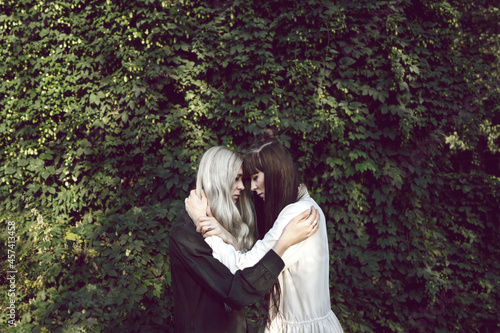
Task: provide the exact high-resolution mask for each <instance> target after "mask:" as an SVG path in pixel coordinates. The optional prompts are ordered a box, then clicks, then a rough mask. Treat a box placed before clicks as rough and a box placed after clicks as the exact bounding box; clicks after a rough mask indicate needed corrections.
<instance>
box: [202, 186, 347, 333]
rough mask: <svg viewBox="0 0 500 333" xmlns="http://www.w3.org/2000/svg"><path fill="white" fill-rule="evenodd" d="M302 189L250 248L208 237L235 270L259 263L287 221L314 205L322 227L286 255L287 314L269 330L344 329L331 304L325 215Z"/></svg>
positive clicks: (283, 305)
mask: <svg viewBox="0 0 500 333" xmlns="http://www.w3.org/2000/svg"><path fill="white" fill-rule="evenodd" d="M301 190H302V191H301V193H302V194H303V196H302V198H301V199H300V200H299V201H297V202H296V203H293V204H290V205H288V206H286V207H285V208H284V209H283V210H282V211H281V213H280V214H279V216H278V218H277V220H276V221H275V222H274V225H273V227H272V228H271V229H270V230H269V232H268V233H267V234H266V235H265V236H264V238H263V239H262V240H259V241H257V242H256V243H255V245H254V246H253V248H252V249H251V250H250V251H248V252H245V253H242V252H240V251H236V250H235V249H234V247H233V246H231V245H229V244H226V243H224V242H223V241H222V239H221V238H219V237H216V236H212V237H208V238H206V239H205V240H206V242H207V243H208V244H209V245H210V247H211V248H212V251H213V256H214V257H215V258H216V259H218V260H219V261H221V262H222V263H223V264H224V265H226V266H227V267H228V268H229V269H230V270H231V272H232V273H233V274H234V273H235V272H236V271H237V270H239V269H243V268H246V267H251V266H253V265H255V264H256V263H257V262H258V261H259V260H260V259H261V258H262V257H263V256H264V255H265V254H266V253H267V252H268V251H269V250H271V249H272V248H273V247H274V245H275V244H276V242H277V241H278V238H279V237H280V236H281V234H282V232H283V229H284V228H285V227H286V225H287V224H288V223H289V222H290V221H291V220H292V219H293V218H294V217H295V216H297V215H299V214H300V213H302V212H304V211H305V210H307V209H309V208H310V207H311V206H313V205H314V207H316V209H318V211H319V214H320V222H319V223H320V225H319V230H318V231H317V232H316V233H315V234H314V235H313V236H311V237H309V238H308V239H306V240H305V241H303V242H301V243H299V244H296V245H294V246H292V247H290V248H289V249H288V250H287V251H286V252H285V254H284V255H283V258H282V259H283V261H284V262H285V268H284V269H283V271H282V272H281V274H280V275H279V277H278V280H279V283H280V287H281V301H280V306H279V309H280V312H281V313H282V314H283V316H276V318H275V319H274V320H273V322H272V323H271V325H270V328H266V332H280V333H281V332H287V333H304V332H325V333H326V332H328V333H336V332H343V330H342V326H341V325H340V322H339V320H338V319H337V317H336V316H335V314H334V313H333V311H332V310H331V305H330V289H329V282H328V280H329V277H328V274H329V266H330V265H329V251H328V238H327V233H326V220H325V215H324V214H323V211H322V210H321V208H320V207H319V206H318V204H317V203H316V202H315V201H314V200H313V199H312V198H311V197H310V196H309V194H308V193H307V190H306V189H305V188H302V189H301Z"/></svg>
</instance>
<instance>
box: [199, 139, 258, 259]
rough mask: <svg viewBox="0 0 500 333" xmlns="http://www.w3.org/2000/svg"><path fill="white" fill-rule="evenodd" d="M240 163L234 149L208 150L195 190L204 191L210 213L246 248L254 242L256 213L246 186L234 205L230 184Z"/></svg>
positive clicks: (236, 173)
mask: <svg viewBox="0 0 500 333" xmlns="http://www.w3.org/2000/svg"><path fill="white" fill-rule="evenodd" d="M242 164H243V158H242V157H241V156H240V155H239V154H238V153H236V152H234V151H232V150H230V149H228V148H226V147H222V146H217V147H212V148H210V149H209V150H207V151H206V152H205V153H204V154H203V156H202V158H201V161H200V165H199V167H198V175H197V179H196V193H197V194H198V196H200V195H201V189H203V190H204V191H205V194H206V196H207V199H208V205H209V206H210V209H211V211H212V215H213V216H214V217H215V219H216V220H217V221H219V223H220V224H221V225H222V226H223V227H224V228H225V229H226V230H227V231H229V232H230V233H231V234H232V235H233V236H234V238H236V240H237V242H238V244H239V246H240V250H244V251H245V250H249V249H250V248H251V247H252V246H253V243H254V241H255V238H254V232H255V215H254V209H253V204H252V201H251V200H250V194H249V192H248V189H245V190H244V191H241V194H240V198H239V199H238V202H237V203H236V204H235V203H234V202H233V200H232V193H231V187H232V185H233V184H234V181H235V180H236V177H237V176H238V172H239V170H240V168H241V166H242Z"/></svg>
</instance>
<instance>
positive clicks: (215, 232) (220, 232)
mask: <svg viewBox="0 0 500 333" xmlns="http://www.w3.org/2000/svg"><path fill="white" fill-rule="evenodd" d="M208 211H209V212H210V207H208ZM208 215H209V216H205V217H200V219H199V222H198V225H197V226H196V231H197V232H198V233H200V234H202V235H203V238H207V237H210V236H219V237H220V238H221V239H222V240H223V241H224V243H227V244H230V245H232V246H233V247H234V248H235V249H236V250H239V248H240V246H239V244H238V242H237V241H236V238H234V236H233V235H232V234H231V233H230V232H229V231H227V230H226V229H225V228H224V227H223V226H222V225H221V224H220V223H219V221H217V220H216V219H215V218H214V217H213V216H211V214H208Z"/></svg>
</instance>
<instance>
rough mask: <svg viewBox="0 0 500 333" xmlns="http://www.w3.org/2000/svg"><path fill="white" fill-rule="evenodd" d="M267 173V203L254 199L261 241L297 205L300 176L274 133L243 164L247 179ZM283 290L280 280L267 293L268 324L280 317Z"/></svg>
mask: <svg viewBox="0 0 500 333" xmlns="http://www.w3.org/2000/svg"><path fill="white" fill-rule="evenodd" d="M259 171H261V172H263V173H264V191H265V201H263V200H262V199H261V198H260V197H258V196H256V195H254V203H255V213H256V216H257V232H258V236H259V239H262V238H263V237H264V235H265V234H266V233H267V232H268V231H269V230H270V229H271V228H272V226H273V224H274V222H275V221H276V219H277V218H278V215H279V214H280V212H281V211H282V210H283V208H285V207H286V206H287V205H289V204H291V203H294V202H297V200H298V199H299V198H298V194H299V185H300V176H299V173H298V171H297V168H296V167H295V164H294V162H293V159H292V156H291V155H290V153H289V152H288V150H287V149H286V148H285V147H283V145H281V143H279V142H278V141H277V140H276V139H275V138H274V134H273V132H272V131H270V130H266V132H265V133H264V139H263V140H262V141H260V142H258V143H256V144H254V145H253V146H252V147H250V150H249V151H248V153H247V154H246V156H245V159H244V161H243V174H244V177H245V178H247V179H248V178H249V177H251V176H252V175H255V174H256V173H258V172H259ZM280 298H281V288H280V285H279V282H278V280H276V282H275V283H274V286H273V288H271V290H270V291H269V292H268V293H267V295H266V297H265V303H266V305H267V306H268V307H269V312H268V313H267V323H268V324H269V323H270V322H271V320H272V319H274V318H275V317H276V316H277V315H278V313H279V303H280Z"/></svg>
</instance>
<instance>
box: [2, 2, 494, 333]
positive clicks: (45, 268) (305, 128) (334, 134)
mask: <svg viewBox="0 0 500 333" xmlns="http://www.w3.org/2000/svg"><path fill="white" fill-rule="evenodd" d="M124 3H126V4H122V2H119V1H114V0H107V1H93V0H91V1H51V2H36V1H33V0H16V1H9V0H6V1H3V2H0V36H1V37H0V59H1V62H0V75H1V80H0V119H1V123H0V139H1V146H0V153H1V159H2V166H1V168H0V177H1V179H2V182H1V183H0V198H1V200H0V202H1V211H0V220H1V221H2V225H1V226H0V228H1V229H0V230H1V235H2V236H1V237H2V246H3V247H4V248H5V245H4V244H7V237H8V233H7V229H6V228H5V227H4V225H6V224H4V223H3V221H15V223H16V233H17V237H18V239H17V243H16V244H17V246H16V248H15V250H16V258H17V260H16V268H17V270H18V272H19V273H18V276H17V281H18V290H17V296H18V297H19V299H18V302H17V303H16V304H17V318H18V319H20V322H18V325H17V328H16V330H18V331H26V332H31V331H33V332H36V331H45V332H53V331H57V330H59V331H95V332H101V331H103V332H113V331H126V330H130V331H137V330H141V329H145V328H146V327H147V328H149V329H150V330H155V329H160V328H162V327H163V329H166V328H167V327H170V328H171V327H172V315H171V313H172V306H173V304H172V298H171V289H170V275H169V264H168V262H169V261H168V237H167V235H168V230H169V227H170V225H171V223H172V222H173V221H174V220H175V218H176V217H177V216H179V215H180V213H181V212H182V209H183V199H184V198H185V197H186V195H187V193H188V191H189V190H190V189H191V188H192V187H193V186H194V176H195V169H196V166H197V162H198V158H199V156H200V155H201V154H202V152H203V151H204V150H206V149H207V148H209V147H211V146H213V145H226V146H228V147H231V148H234V149H236V150H239V151H243V152H244V150H245V149H246V148H247V147H248V146H249V145H250V144H251V143H252V142H253V140H254V138H255V137H256V136H258V134H259V133H261V132H262V130H263V129H264V128H265V127H267V126H272V127H274V128H275V129H276V130H277V132H278V133H279V139H280V141H281V142H282V143H283V144H284V145H285V146H287V147H288V148H289V149H290V151H291V152H292V153H293V155H294V156H295V158H296V160H297V164H298V166H299V169H300V171H301V172H302V174H303V177H304V181H305V182H306V184H307V185H308V188H309V190H310V192H311V194H312V195H313V196H314V198H315V199H316V200H317V201H318V203H319V204H320V205H321V206H322V207H323V210H324V212H325V214H326V215H327V219H328V230H329V236H330V244H331V276H330V282H331V296H332V308H333V310H334V312H335V313H336V315H337V316H338V317H339V319H340V321H341V323H342V325H343V327H344V329H345V330H346V331H347V332H371V331H375V332H381V331H404V332H408V331H410V332H413V331H415V332H419V331H422V332H447V331H450V332H451V331H467V332H487V331H488V330H490V331H491V332H493V331H495V330H498V329H499V327H498V322H499V317H498V312H499V300H498V295H499V293H500V281H499V277H500V272H499V266H498V263H497V260H496V258H499V257H500V253H499V252H500V251H499V249H498V246H497V244H498V242H499V241H500V239H499V235H500V231H499V230H498V228H499V227H498V221H499V215H498V207H500V202H499V201H500V199H499V180H498V178H495V177H494V176H492V175H487V174H485V173H481V172H475V173H459V172H458V171H459V170H454V169H453V167H454V165H455V164H456V163H454V162H453V158H454V157H453V155H452V154H451V153H453V150H451V151H450V149H449V147H448V145H447V144H446V140H448V139H446V138H449V137H450V136H451V135H455V134H456V135H457V136H459V137H460V139H461V140H462V141H463V142H465V145H466V146H467V147H471V148H470V149H471V151H473V152H474V154H477V149H476V150H474V148H475V147H478V146H479V144H478V142H479V138H480V137H482V136H483V135H484V131H483V130H482V128H483V127H482V126H484V124H490V126H492V125H496V124H497V120H498V113H499V109H498V105H500V98H499V91H498V86H499V85H498V79H499V77H498V73H497V74H495V73H496V72H498V67H497V63H498V53H494V52H492V51H491V50H492V48H491V47H487V46H488V45H497V44H495V41H496V42H498V39H494V38H498V34H496V35H495V32H494V31H490V30H488V28H487V26H488V25H487V24H484V25H479V26H477V25H474V28H470V26H471V25H470V22H478V21H480V19H481V18H484V19H485V20H490V21H491V22H493V21H494V22H496V21H495V17H498V13H497V11H495V10H494V9H492V8H493V5H489V4H488V3H486V2H484V3H483V2H479V3H478V2H474V4H473V3H472V2H470V1H454V2H452V3H449V2H446V1H426V0H420V1H409V0H406V1H376V2H375V1H319V0H307V1H293V2H292V1H279V0H273V1H221V2H219V1H201V2H200V1H188V0H183V1H156V0H142V1H127V2H124ZM476 27H477V28H476ZM475 36H481V38H473V37H475ZM492 36H493V37H492ZM494 36H497V37H494ZM479 41H481V43H479ZM483 42H484V45H486V46H485V47H483V46H482V45H483V44H482V43H483ZM495 60H496V61H495ZM492 128H493V127H492ZM471 161H472V162H471V163H470V164H474V165H475V167H474V168H472V169H473V170H481V169H484V167H483V165H482V164H481V163H482V162H481V159H480V158H477V157H476V156H475V155H474V156H472V158H471ZM496 176H498V175H496ZM1 260H2V261H1V264H0V267H1V269H2V271H6V270H7V260H6V254H5V255H4V252H2V256H1ZM2 276H3V274H2ZM2 279H3V277H2ZM3 285H4V283H3V280H2V286H3ZM5 288H6V287H2V289H0V290H2V293H3V294H6V292H4V290H5ZM2 307H3V303H2ZM258 310H259V309H258V308H257V307H256V306H254V307H251V308H250V309H249V319H250V326H255V322H256V321H258V320H259V315H258ZM2 319H4V317H2ZM3 327H6V326H3ZM3 327H2V328H3Z"/></svg>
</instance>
